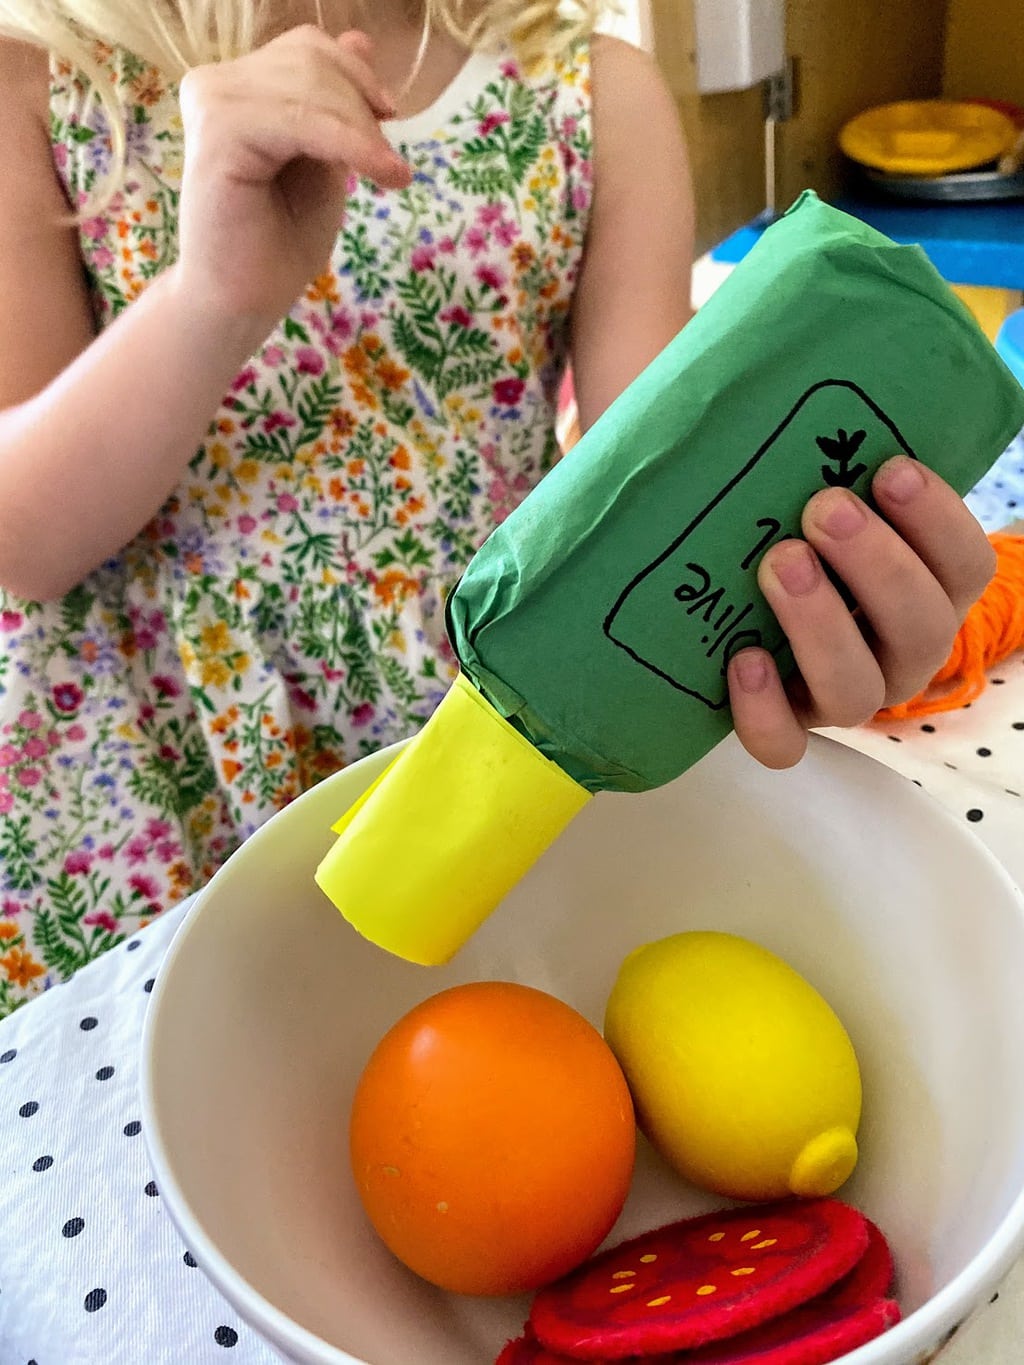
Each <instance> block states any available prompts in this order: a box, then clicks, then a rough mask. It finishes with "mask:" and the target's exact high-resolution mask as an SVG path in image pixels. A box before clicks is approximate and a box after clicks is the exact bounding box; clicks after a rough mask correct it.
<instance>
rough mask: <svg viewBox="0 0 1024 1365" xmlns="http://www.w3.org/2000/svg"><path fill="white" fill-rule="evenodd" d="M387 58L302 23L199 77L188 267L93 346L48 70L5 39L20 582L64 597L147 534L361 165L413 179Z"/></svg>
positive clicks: (9, 450)
mask: <svg viewBox="0 0 1024 1365" xmlns="http://www.w3.org/2000/svg"><path fill="white" fill-rule="evenodd" d="M369 59H370V50H369V45H368V42H367V40H366V39H365V38H363V37H362V36H361V35H355V34H350V35H346V37H345V38H343V39H341V40H340V41H339V42H334V41H333V40H331V39H327V38H326V37H325V36H324V35H323V34H321V33H318V32H317V31H316V30H315V29H300V30H294V31H293V32H292V33H290V34H286V35H285V36H284V37H283V38H281V39H278V40H277V41H276V42H275V43H271V44H268V45H267V47H265V48H263V49H261V50H260V51H259V52H257V53H255V54H253V55H252V56H250V57H246V58H243V59H241V60H240V61H238V62H232V63H226V64H224V65H223V66H220V67H216V68H205V69H204V70H202V71H199V72H195V73H193V74H192V75H191V76H190V77H187V78H186V81H185V85H184V87H183V112H184V116H185V123H186V168H185V183H184V187H183V192H182V201H181V253H180V258H179V261H178V264H177V265H175V266H174V267H173V268H172V269H170V270H168V271H167V272H166V273H165V274H164V275H163V276H162V277H161V278H160V279H159V280H158V281H156V282H155V283H154V284H153V285H152V287H151V288H149V289H148V290H147V292H146V293H145V295H144V296H143V297H142V298H141V299H140V300H138V301H137V302H136V303H134V304H133V305H132V306H131V307H130V308H129V309H127V310H126V312H125V313H124V314H123V316H122V317H121V318H119V319H118V321H117V322H116V323H114V324H113V325H112V326H111V327H110V328H108V329H107V330H106V331H105V332H103V334H102V335H100V336H99V337H98V338H95V339H93V337H92V325H91V320H90V315H89V307H88V301H87V296H86V292H85V287H84V284H83V281H82V267H81V261H80V258H79V256H78V251H77V242H76V237H75V232H74V229H72V228H69V227H66V226H60V225H59V220H60V219H61V218H63V219H64V220H66V219H67V216H68V214H67V205H66V203H65V202H64V199H63V195H62V191H61V188H60V186H59V184H58V182H57V178H56V174H55V171H54V168H53V162H52V156H51V153H50V147H49V140H48V135H47V123H46V119H47V108H46V65H45V61H44V60H42V59H40V58H39V57H38V56H36V55H35V54H33V53H26V52H25V50H24V49H23V48H16V47H14V46H13V45H11V44H3V45H0V126H2V127H3V128H4V130H5V131H4V136H3V138H2V139H0V184H2V185H3V186H4V192H3V195H2V197H0V309H2V316H3V327H2V329H0V409H2V411H0V585H2V586H4V587H6V588H8V589H10V590H11V591H13V592H14V593H16V594H17V595H19V596H23V597H28V598H39V599H42V598H51V597H57V596H60V595H61V594H63V593H64V592H66V591H67V590H68V589H69V588H70V587H72V586H73V585H74V584H75V583H76V582H78V581H80V579H81V578H82V577H83V576H84V575H85V574H86V573H87V572H88V571H89V570H90V569H92V568H94V567H95V566H96V565H97V564H99V563H101V562H102V561H103V560H104V559H105V558H107V557H108V556H109V555H111V554H113V553H116V551H117V550H119V549H120V548H121V547H122V546H123V545H124V544H125V543H126V542H127V541H128V540H130V539H131V538H132V536H134V535H135V534H136V533H137V532H138V531H139V530H140V529H141V528H142V526H144V525H145V523H146V522H147V521H148V520H149V518H150V517H151V516H152V515H153V514H154V512H155V511H156V510H157V509H158V508H159V506H160V504H161V503H162V502H163V500H164V499H165V498H166V496H167V495H168V493H169V492H170V491H171V490H172V488H173V487H174V486H175V484H176V483H177V482H178V481H179V479H180V477H181V474H182V472H183V470H184V468H185V465H186V463H187V462H188V460H189V459H190V458H191V457H192V456H193V454H194V453H195V451H196V449H197V447H198V446H199V444H200V443H201V441H202V440H203V438H204V436H205V434H206V430H207V427H208V425H209V421H210V418H211V416H212V414H213V413H214V412H215V411H216V409H217V405H218V403H219V402H220V400H221V398H222V396H223V394H224V392H225V391H226V390H227V388H228V385H229V384H230V382H231V379H232V378H233V376H234V375H235V374H236V373H237V371H238V370H239V369H240V368H241V366H242V364H243V363H244V362H245V360H246V359H247V357H248V356H249V355H251V354H252V352H253V351H254V350H255V349H256V348H257V347H258V346H259V344H260V343H261V342H262V341H263V340H264V339H265V337H266V336H267V335H268V333H269V331H270V330H271V328H272V327H273V325H274V323H275V322H276V321H277V320H278V318H279V317H280V316H281V315H282V314H283V313H284V312H285V311H286V310H287V309H288V307H289V306H290V305H291V303H292V301H293V300H294V298H295V297H296V296H297V295H298V293H299V292H300V291H301V289H302V288H303V286H304V285H305V284H306V283H307V281H308V280H309V279H311V278H312V277H313V275H315V274H316V272H317V270H319V269H320V268H322V266H323V264H324V263H325V262H326V260H327V259H328V256H329V253H330V248H331V244H332V243H333V241H334V238H335V236H336V234H337V230H338V225H339V223H340V221H341V217H342V212H343V207H344V198H345V183H346V179H347V175H348V168H349V167H352V168H353V169H355V170H357V171H359V172H361V173H363V174H366V175H369V176H370V177H371V178H373V179H375V180H377V181H378V182H379V183H381V184H387V185H392V186H398V185H402V184H405V183H407V180H408V175H409V171H408V167H407V166H406V165H405V163H404V162H402V161H401V160H400V159H399V158H398V156H397V155H396V154H395V153H394V152H393V151H392V150H391V148H390V147H389V145H388V143H387V141H386V139H385V138H384V136H383V134H382V133H381V131H380V127H379V124H378V119H379V118H381V117H385V116H387V114H388V113H389V112H391V110H390V106H389V103H388V99H387V97H386V96H385V95H384V93H383V92H382V91H381V89H380V87H379V85H378V83H377V81H376V78H375V76H374V75H373V72H372V70H371V68H370V65H369ZM297 158H305V160H303V161H301V162H298V161H297Z"/></svg>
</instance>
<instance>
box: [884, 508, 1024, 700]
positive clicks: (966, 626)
mask: <svg viewBox="0 0 1024 1365" xmlns="http://www.w3.org/2000/svg"><path fill="white" fill-rule="evenodd" d="M989 540H990V541H991V542H992V544H993V546H994V547H995V551H996V559H997V562H996V573H995V577H994V578H993V579H992V582H991V583H990V584H989V585H988V587H987V588H986V589H985V591H984V593H983V594H982V596H981V597H980V598H979V599H978V601H977V602H975V604H974V606H973V607H972V608H971V609H970V611H969V612H968V613H967V619H966V620H965V621H964V623H963V625H962V626H961V627H960V630H959V632H958V634H957V637H956V640H955V642H954V644H953V652H952V654H950V656H949V658H948V659H947V660H946V662H945V664H944V665H943V666H942V668H940V669H939V671H938V673H936V675H935V677H934V678H933V679H932V681H931V683H930V684H929V686H928V687H926V688H925V690H924V691H923V692H919V693H918V695H917V696H916V697H912V698H911V699H910V701H908V702H902V703H901V704H900V705H899V706H889V707H886V709H885V710H884V711H879V713H878V715H877V716H876V717H875V719H876V720H908V719H910V718H911V717H913V716H931V715H934V714H935V713H936V712H937V711H953V710H955V709H956V708H957V707H959V706H965V705H966V704H967V703H968V702H971V701H973V700H974V699H975V697H978V696H980V695H981V693H982V692H983V691H984V690H985V686H986V683H987V678H986V676H985V674H986V671H987V670H988V669H990V668H991V667H992V666H993V664H997V663H998V662H999V661H1000V659H1005V658H1007V657H1008V656H1009V655H1010V654H1013V653H1014V651H1015V650H1018V649H1024V536H1014V535H1009V534H1007V533H1006V532H1005V531H996V532H994V533H993V534H992V535H990V536H989Z"/></svg>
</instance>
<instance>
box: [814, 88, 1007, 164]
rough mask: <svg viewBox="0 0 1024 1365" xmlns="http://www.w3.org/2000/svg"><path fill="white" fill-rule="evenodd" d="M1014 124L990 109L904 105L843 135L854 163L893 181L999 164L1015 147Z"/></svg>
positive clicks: (860, 120)
mask: <svg viewBox="0 0 1024 1365" xmlns="http://www.w3.org/2000/svg"><path fill="white" fill-rule="evenodd" d="M1015 136H1016V130H1015V127H1014V124H1013V120H1012V119H1010V118H1007V116H1006V115H1005V114H1004V113H1001V112H1000V111H999V110H997V109H992V108H990V107H989V106H987V105H983V104H974V103H958V102H955V101H953V100H904V101H901V102H899V103H896V104H881V105H878V106H877V107H876V108H874V109H866V110H865V111H864V112H863V113H862V114H858V115H857V116H856V118H853V119H851V120H850V121H849V123H847V124H846V125H845V126H844V127H843V128H842V130H841V131H840V133H839V145H840V147H841V148H842V149H843V151H844V152H845V153H846V155H847V156H848V157H850V159H851V160H852V161H859V162H860V163H861V164H862V165H865V166H871V167H873V168H874V169H875V170H878V171H886V172H888V173H889V174H890V175H923V176H931V175H948V174H949V173H950V172H952V171H967V170H971V169H972V168H973V167H976V166H983V165H984V164H985V163H986V162H988V161H996V160H997V159H998V158H999V157H1000V156H1002V154H1003V153H1004V152H1005V151H1008V150H1009V148H1010V147H1011V146H1012V145H1013V142H1014V138H1015Z"/></svg>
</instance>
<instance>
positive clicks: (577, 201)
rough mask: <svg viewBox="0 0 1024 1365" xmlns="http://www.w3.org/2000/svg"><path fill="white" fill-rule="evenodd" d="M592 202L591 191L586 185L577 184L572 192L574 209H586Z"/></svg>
mask: <svg viewBox="0 0 1024 1365" xmlns="http://www.w3.org/2000/svg"><path fill="white" fill-rule="evenodd" d="M589 203H590V191H589V190H588V189H587V187H586V186H585V185H577V186H576V188H575V189H574V190H573V192H572V206H573V208H574V209H585V208H586V207H587V205H588V204H589Z"/></svg>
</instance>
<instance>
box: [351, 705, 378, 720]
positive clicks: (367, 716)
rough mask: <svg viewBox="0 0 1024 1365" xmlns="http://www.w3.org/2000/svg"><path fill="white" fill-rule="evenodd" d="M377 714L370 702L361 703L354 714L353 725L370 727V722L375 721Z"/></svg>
mask: <svg viewBox="0 0 1024 1365" xmlns="http://www.w3.org/2000/svg"><path fill="white" fill-rule="evenodd" d="M375 714H376V713H375V711H374V709H373V706H372V705H371V704H370V702H368V701H363V702H360V703H359V705H358V706H357V707H356V709H355V710H354V711H353V712H352V724H353V725H369V723H370V721H371V720H373V717H374V715H375Z"/></svg>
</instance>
